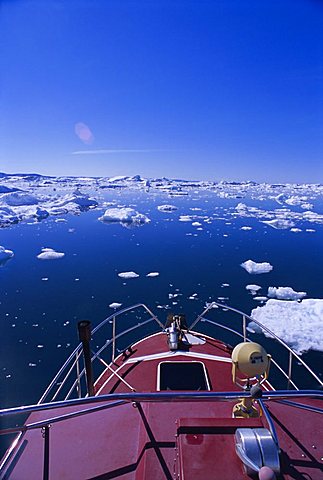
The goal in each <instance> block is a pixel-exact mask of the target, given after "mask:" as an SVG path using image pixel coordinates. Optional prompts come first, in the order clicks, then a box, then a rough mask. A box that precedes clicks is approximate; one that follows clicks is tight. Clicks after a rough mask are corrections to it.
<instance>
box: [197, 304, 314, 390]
mask: <svg viewBox="0 0 323 480" xmlns="http://www.w3.org/2000/svg"><path fill="white" fill-rule="evenodd" d="M213 308H221V309H222V310H229V311H232V312H234V313H237V314H238V315H240V316H241V317H242V329H243V335H242V336H243V338H244V339H245V338H246V319H248V320H249V321H250V322H254V323H256V324H257V325H258V326H259V327H260V328H261V330H263V331H265V332H266V333H268V335H269V336H270V337H272V338H274V339H275V340H276V341H277V342H279V343H280V344H281V345H282V346H283V347H284V348H285V349H286V350H288V352H289V367H288V379H289V383H291V384H292V380H291V373H292V359H293V358H295V359H296V360H297V361H298V362H300V363H301V364H302V365H303V367H305V368H306V369H307V371H308V372H309V373H310V374H311V375H312V377H313V378H315V380H316V381H317V382H318V383H319V385H320V386H321V387H323V382H322V380H321V379H320V378H319V377H318V376H317V375H316V374H315V373H314V372H313V370H312V369H311V368H310V367H309V366H308V365H307V363H306V362H304V360H302V358H301V357H300V356H299V355H297V353H295V352H294V350H292V349H291V348H290V347H289V346H288V345H287V343H285V342H284V340H282V339H281V338H279V337H278V336H277V335H276V334H275V333H274V332H272V331H271V330H270V329H269V328H267V327H266V326H265V325H263V324H262V323H260V322H259V321H258V320H256V319H255V318H252V317H250V315H247V314H246V313H244V312H242V311H241V310H238V309H237V308H233V307H229V306H228V305H225V304H223V303H219V302H212V303H210V305H208V306H207V308H206V309H205V310H204V311H203V312H202V313H201V314H200V315H199V316H198V317H197V318H196V319H195V320H194V322H193V323H192V324H191V326H190V327H189V329H190V330H192V329H193V328H194V327H195V325H197V323H198V322H199V321H200V320H203V319H204V315H205V314H206V313H207V312H209V311H210V310H211V309H213ZM204 320H207V319H204ZM224 328H227V329H229V328H228V327H224ZM233 332H235V331H233ZM235 333H237V332H235ZM293 386H295V384H294V385H293Z"/></svg>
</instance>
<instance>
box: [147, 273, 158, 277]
mask: <svg viewBox="0 0 323 480" xmlns="http://www.w3.org/2000/svg"><path fill="white" fill-rule="evenodd" d="M158 276H159V272H150V273H147V275H146V277H158Z"/></svg>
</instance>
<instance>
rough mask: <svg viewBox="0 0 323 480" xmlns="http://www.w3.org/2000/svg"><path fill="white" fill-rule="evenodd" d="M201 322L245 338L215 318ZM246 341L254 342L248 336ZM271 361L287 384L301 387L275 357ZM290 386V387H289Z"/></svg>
mask: <svg viewBox="0 0 323 480" xmlns="http://www.w3.org/2000/svg"><path fill="white" fill-rule="evenodd" d="M201 322H206V323H210V324H211V325H215V326H216V327H219V328H222V329H224V330H228V331H229V332H231V333H233V334H235V335H237V336H238V337H240V338H244V335H242V334H241V333H239V332H237V331H236V330H233V328H229V327H227V326H226V325H222V324H221V323H218V322H214V321H213V320H209V319H208V318H201ZM244 341H245V342H252V340H250V339H249V338H247V337H246V339H245V340H244ZM271 363H272V364H273V365H275V367H276V368H277V369H278V370H279V371H280V372H281V373H282V375H284V377H285V378H286V379H287V385H289V384H290V385H293V387H294V388H295V390H299V388H298V387H297V385H296V384H295V383H294V382H293V380H292V379H291V378H290V377H289V376H288V375H287V373H286V372H285V370H284V369H283V368H282V367H281V366H280V365H279V363H278V362H276V360H275V359H274V358H272V359H271ZM267 383H268V384H269V385H270V386H271V387H272V388H273V389H274V387H273V386H272V385H271V384H270V382H269V381H268V380H267ZM287 388H288V387H287Z"/></svg>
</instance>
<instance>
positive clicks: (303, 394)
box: [0, 390, 323, 417]
mask: <svg viewBox="0 0 323 480" xmlns="http://www.w3.org/2000/svg"><path fill="white" fill-rule="evenodd" d="M241 398H252V397H251V395H250V393H249V392H247V391H235V392H212V391H198V392H180V393H179V392H148V393H141V392H138V393H136V392H131V393H108V394H105V395H98V396H96V397H85V398H75V399H72V400H62V401H58V402H48V403H42V404H39V403H37V404H35V405H24V406H20V407H11V408H4V409H1V410H0V417H6V416H9V415H17V414H26V413H32V412H41V411H44V410H50V409H54V408H63V407H72V406H78V405H87V404H92V403H101V402H112V401H117V400H124V401H126V402H130V403H131V402H194V401H195V402H207V401H209V402H213V401H231V400H237V399H241ZM288 398H316V399H320V400H322V399H323V391H320V390H274V391H270V392H263V394H262V397H261V400H263V401H269V400H283V399H288ZM314 410H315V409H314Z"/></svg>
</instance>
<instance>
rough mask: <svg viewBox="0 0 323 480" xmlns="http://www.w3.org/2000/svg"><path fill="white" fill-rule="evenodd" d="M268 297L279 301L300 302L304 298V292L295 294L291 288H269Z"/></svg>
mask: <svg viewBox="0 0 323 480" xmlns="http://www.w3.org/2000/svg"><path fill="white" fill-rule="evenodd" d="M267 295H268V297H270V298H278V299H279V300H301V299H302V298H304V297H306V295H307V293H306V292H295V291H294V290H293V289H292V287H269V288H268V294H267Z"/></svg>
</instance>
